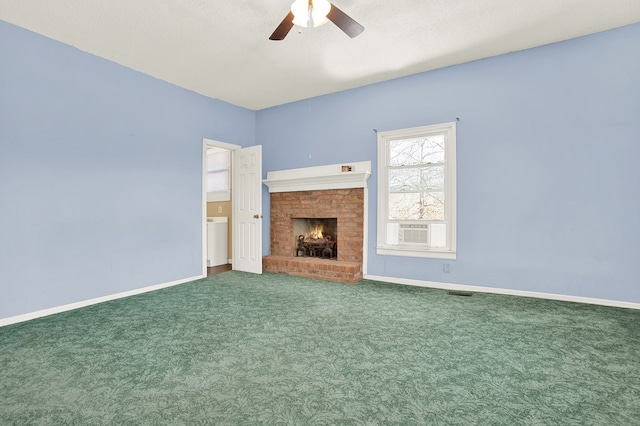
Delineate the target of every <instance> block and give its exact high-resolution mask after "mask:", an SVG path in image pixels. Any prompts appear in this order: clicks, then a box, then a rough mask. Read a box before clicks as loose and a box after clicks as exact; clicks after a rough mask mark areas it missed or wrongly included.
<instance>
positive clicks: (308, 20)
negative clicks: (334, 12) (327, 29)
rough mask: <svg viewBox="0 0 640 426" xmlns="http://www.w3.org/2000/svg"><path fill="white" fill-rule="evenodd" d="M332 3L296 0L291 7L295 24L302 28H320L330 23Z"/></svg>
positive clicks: (325, 0) (323, 0)
mask: <svg viewBox="0 0 640 426" xmlns="http://www.w3.org/2000/svg"><path fill="white" fill-rule="evenodd" d="M330 10H331V3H329V2H328V1H327V0H295V1H294V2H293V4H292V5H291V13H293V16H294V18H293V23H294V24H295V25H298V26H300V27H304V28H309V27H319V26H320V25H324V24H326V23H327V22H329V18H327V15H328V14H329V11H330Z"/></svg>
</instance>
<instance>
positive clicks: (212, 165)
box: [207, 150, 231, 172]
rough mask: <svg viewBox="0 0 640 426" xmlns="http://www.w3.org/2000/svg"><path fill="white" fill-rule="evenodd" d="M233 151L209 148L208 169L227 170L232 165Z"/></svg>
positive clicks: (211, 170)
mask: <svg viewBox="0 0 640 426" xmlns="http://www.w3.org/2000/svg"><path fill="white" fill-rule="evenodd" d="M230 153H231V151H227V150H219V151H218V150H209V151H208V152H207V171H210V172H213V171H218V170H225V169H227V170H228V169H229V168H230V167H231V155H230Z"/></svg>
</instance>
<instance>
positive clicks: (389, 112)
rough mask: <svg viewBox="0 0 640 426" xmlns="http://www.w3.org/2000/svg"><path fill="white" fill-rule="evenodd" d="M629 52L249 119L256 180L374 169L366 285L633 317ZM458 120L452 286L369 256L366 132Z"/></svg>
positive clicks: (488, 67) (635, 106)
mask: <svg viewBox="0 0 640 426" xmlns="http://www.w3.org/2000/svg"><path fill="white" fill-rule="evenodd" d="M639 40H640V25H632V26H627V27H623V28H620V29H616V30H612V31H608V32H604V33H600V34H596V35H592V36H588V37H582V38H579V39H574V40H570V41H566V42H562V43H557V44H553V45H548V46H543V47H540V48H536V49H531V50H527V51H523V52H518V53H513V54H508V55H503V56H499V57H494V58H490V59H485V60H481V61H476V62H472V63H468V64H464V65H460V66H455V67H450V68H446V69H441V70H437V71H432V72H428V73H423V74H419V75H414V76H410V77H406V78H401V79H397V80H394V81H389V82H385V83H381V84H376V85H371V86H367V87H363V88H359V89H355V90H349V91H345V92H341V93H336V94H332V95H327V96H322V97H318V98H313V99H310V100H305V101H301V102H296V103H291V104H286V105H282V106H278V107H274V108H269V109H265V110H261V111H258V115H257V132H256V134H257V140H258V143H259V144H262V145H263V147H264V170H265V172H268V171H271V170H279V169H290V168H298V167H307V166H318V165H323V164H335V163H348V162H352V161H365V160H371V161H372V163H373V166H374V172H373V175H372V177H371V178H370V179H369V196H370V198H369V212H370V216H369V218H370V222H369V223H370V224H369V229H368V233H369V244H368V250H369V256H368V273H369V274H371V275H380V276H387V277H397V278H409V279H417V280H430V281H439V282H449V283H459V284H469V285H479V286H489V287H500V288H507V289H515V290H527V291H535V292H544V293H556V294H563V295H571V296H579V297H593V298H600V299H609V300H618V301H627V302H636V303H638V302H640V285H639V283H640V262H639V261H638V258H639V255H640V245H639V243H640V196H639V195H638V194H640V165H639V164H638V161H639V160H640V43H638V41H639ZM381 60H384V58H381ZM457 117H459V118H460V122H459V123H458V127H457V130H458V139H457V143H458V150H457V154H458V258H457V260H455V261H451V262H448V263H450V266H451V273H450V274H445V273H443V267H442V264H443V263H444V262H443V261H441V260H425V259H418V258H401V257H393V256H377V255H376V254H375V241H376V202H377V198H376V188H377V185H376V179H377V173H376V171H375V167H376V166H377V162H376V135H375V133H374V131H373V129H378V130H392V129H399V128H405V127H413V126H421V125H427V124H435V123H441V122H448V121H454V120H456V118H457ZM310 118H312V119H313V120H311V119H310ZM268 201H269V198H268V194H267V193H266V192H265V196H264V206H265V219H264V220H265V224H268V223H269V222H268V220H269V215H268V206H269V203H268ZM263 251H264V253H265V254H266V253H268V251H269V227H268V226H265V227H264V240H263Z"/></svg>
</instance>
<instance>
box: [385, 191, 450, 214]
mask: <svg viewBox="0 0 640 426" xmlns="http://www.w3.org/2000/svg"><path fill="white" fill-rule="evenodd" d="M389 219H391V220H444V192H422V193H408V194H398V193H396V194H389Z"/></svg>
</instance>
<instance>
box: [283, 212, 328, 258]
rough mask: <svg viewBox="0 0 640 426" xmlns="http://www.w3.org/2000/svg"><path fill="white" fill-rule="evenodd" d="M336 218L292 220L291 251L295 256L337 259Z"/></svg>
mask: <svg viewBox="0 0 640 426" xmlns="http://www.w3.org/2000/svg"><path fill="white" fill-rule="evenodd" d="M337 231H338V219H337V218H294V219H293V241H294V243H293V245H294V247H293V250H294V253H295V255H296V256H308V257H319V258H324V259H337V257H338V234H337Z"/></svg>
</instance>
